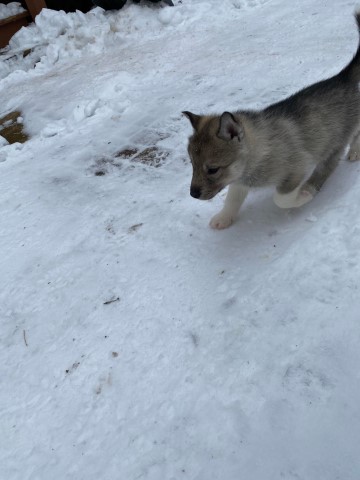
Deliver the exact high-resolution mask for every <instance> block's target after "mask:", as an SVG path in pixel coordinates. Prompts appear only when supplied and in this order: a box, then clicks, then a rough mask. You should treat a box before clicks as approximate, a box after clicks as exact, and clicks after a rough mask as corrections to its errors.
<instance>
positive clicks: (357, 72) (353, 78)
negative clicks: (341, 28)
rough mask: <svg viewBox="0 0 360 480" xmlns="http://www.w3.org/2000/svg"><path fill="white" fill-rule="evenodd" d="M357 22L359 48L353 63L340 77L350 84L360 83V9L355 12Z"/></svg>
mask: <svg viewBox="0 0 360 480" xmlns="http://www.w3.org/2000/svg"><path fill="white" fill-rule="evenodd" d="M354 16H355V21H356V25H357V29H358V35H359V40H358V47H357V50H356V53H355V55H354V58H353V59H352V60H351V62H350V63H349V64H348V65H347V66H346V67H345V68H344V69H343V70H342V71H341V72H340V75H341V76H342V77H343V78H344V79H346V80H348V81H350V82H360V7H359V8H358V9H357V10H356V12H355V15H354Z"/></svg>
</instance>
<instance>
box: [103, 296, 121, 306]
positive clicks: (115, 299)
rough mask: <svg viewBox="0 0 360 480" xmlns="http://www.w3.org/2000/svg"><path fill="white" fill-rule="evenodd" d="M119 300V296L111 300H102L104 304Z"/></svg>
mask: <svg viewBox="0 0 360 480" xmlns="http://www.w3.org/2000/svg"><path fill="white" fill-rule="evenodd" d="M119 300H120V298H119V297H116V298H113V299H112V300H107V301H106V302H104V305H109V304H110V303H114V302H118V301H119Z"/></svg>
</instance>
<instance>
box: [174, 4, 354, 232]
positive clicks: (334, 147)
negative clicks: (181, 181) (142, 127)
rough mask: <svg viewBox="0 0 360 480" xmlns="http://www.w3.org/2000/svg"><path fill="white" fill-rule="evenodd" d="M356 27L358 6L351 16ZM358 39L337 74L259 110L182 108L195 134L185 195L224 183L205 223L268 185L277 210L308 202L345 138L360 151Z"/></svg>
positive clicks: (225, 222)
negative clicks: (219, 204)
mask: <svg viewBox="0 0 360 480" xmlns="http://www.w3.org/2000/svg"><path fill="white" fill-rule="evenodd" d="M355 19H356V23H357V26H358V31H359V32H360V11H359V12H357V13H356V14H355ZM359 82H360V41H359V44H358V49H357V52H356V54H355V56H354V58H353V59H352V61H351V62H350V63H349V64H348V65H347V66H346V67H345V68H344V69H343V70H341V72H340V73H338V74H337V75H335V76H334V77H331V78H329V79H327V80H323V81H321V82H319V83H315V84H314V85H311V86H309V87H307V88H305V89H303V90H300V91H299V92H297V93H295V94H294V95H292V96H290V97H288V98H286V99H285V100H282V101H281V102H278V103H275V104H273V105H270V106H269V107H267V108H265V109H264V110H260V111H248V110H239V111H236V112H233V113H230V112H224V113H223V114H222V115H195V114H194V113H191V112H183V113H184V114H185V115H186V116H187V117H188V118H189V120H190V122H191V124H192V126H193V129H194V132H193V135H192V136H191V137H190V139H189V145H188V152H189V155H190V158H191V162H192V166H193V177H192V181H191V188H190V194H191V195H192V196H193V197H194V198H198V199H201V200H208V199H210V198H213V197H214V196H215V195H216V194H217V193H219V192H220V190H222V189H223V188H225V187H226V186H227V185H229V190H228V194H227V197H226V200H225V205H224V207H223V209H222V210H221V211H220V212H219V213H218V214H217V215H215V216H214V217H213V218H212V220H211V222H210V225H211V226H212V227H213V228H216V229H222V228H227V227H229V226H230V225H231V224H232V223H233V221H234V219H235V218H236V215H237V213H238V211H239V209H240V206H241V204H242V203H243V201H244V200H245V198H246V195H247V193H248V191H249V189H251V188H255V187H263V186H269V185H273V186H275V187H276V191H275V194H274V202H275V204H276V205H277V206H279V207H280V208H296V207H301V206H302V205H304V204H305V203H307V202H309V201H310V200H312V198H313V197H314V196H315V194H316V193H318V192H319V191H320V189H321V187H322V185H323V184H324V182H325V180H326V179H327V178H328V177H329V176H330V175H331V173H332V172H333V171H334V170H335V168H336V166H337V164H338V163H339V160H340V159H341V157H342V156H343V155H344V153H345V152H346V148H347V147H348V145H349V144H350V150H349V155H348V159H349V160H351V161H353V160H357V159H358V158H359V154H360V91H359Z"/></svg>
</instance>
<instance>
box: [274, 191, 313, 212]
mask: <svg viewBox="0 0 360 480" xmlns="http://www.w3.org/2000/svg"><path fill="white" fill-rule="evenodd" d="M313 198H314V195H313V194H312V193H311V192H310V191H309V189H304V190H299V189H298V188H297V189H295V190H293V191H292V192H290V193H286V194H280V193H278V192H275V194H274V197H273V200H274V203H275V205H277V206H278V207H279V208H299V207H302V206H303V205H305V203H308V202H310V200H312V199H313Z"/></svg>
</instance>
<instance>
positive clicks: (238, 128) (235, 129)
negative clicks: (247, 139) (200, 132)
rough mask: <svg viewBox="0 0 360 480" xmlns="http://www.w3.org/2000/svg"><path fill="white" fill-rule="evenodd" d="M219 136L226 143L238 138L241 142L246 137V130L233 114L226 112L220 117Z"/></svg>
mask: <svg viewBox="0 0 360 480" xmlns="http://www.w3.org/2000/svg"><path fill="white" fill-rule="evenodd" d="M217 136H218V137H219V138H221V140H226V141H229V140H232V139H233V138H237V139H238V140H239V142H240V141H241V139H242V138H243V136H244V129H243V127H242V125H241V123H240V121H239V120H237V119H236V118H235V117H234V115H233V114H232V113H230V112H224V113H223V114H222V115H221V117H220V122H219V130H218V132H217Z"/></svg>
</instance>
